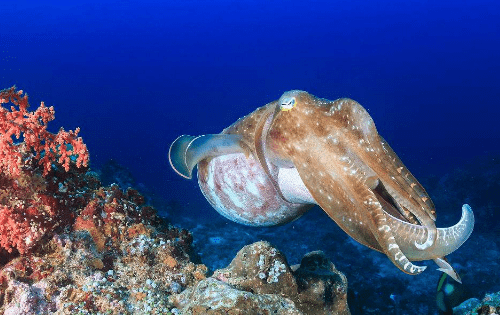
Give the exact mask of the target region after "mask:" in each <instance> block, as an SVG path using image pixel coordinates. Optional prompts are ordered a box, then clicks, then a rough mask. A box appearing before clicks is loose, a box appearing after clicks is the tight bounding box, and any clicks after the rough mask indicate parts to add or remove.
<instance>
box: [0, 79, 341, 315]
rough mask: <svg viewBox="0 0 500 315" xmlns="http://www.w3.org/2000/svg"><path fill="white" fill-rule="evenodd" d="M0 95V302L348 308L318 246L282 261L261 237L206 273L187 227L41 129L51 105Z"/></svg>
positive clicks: (17, 309)
mask: <svg viewBox="0 0 500 315" xmlns="http://www.w3.org/2000/svg"><path fill="white" fill-rule="evenodd" d="M9 102H10V103H12V106H10V108H7V107H6V104H8V103H9ZM0 105H2V106H1V109H0V158H1V162H0V313H2V314H8V315H14V314H16V315H28V314H222V312H223V313H224V314H226V312H227V313H229V314H261V313H277V314H349V309H348V307H347V303H346V300H347V281H346V278H345V276H344V275H343V274H341V273H340V272H339V271H337V270H336V269H335V266H334V265H333V264H332V263H331V262H330V261H329V260H328V259H326V258H325V256H324V255H323V254H321V253H311V254H309V255H307V256H306V257H304V259H303V261H302V263H301V265H300V266H294V267H290V266H289V265H288V263H287V260H286V258H285V256H284V255H283V254H282V253H281V252H279V251H278V250H277V249H276V248H274V247H272V246H271V245H270V244H269V243H265V242H260V243H256V244H252V245H249V246H246V247H244V248H243V249H242V250H241V251H240V252H239V253H238V255H237V256H236V257H235V259H234V260H233V262H232V263H231V264H230V265H229V266H228V267H227V268H225V269H221V270H217V271H216V272H215V273H214V274H213V275H212V276H211V277H210V278H208V279H207V273H208V268H207V267H206V266H205V265H203V264H200V263H199V259H198V256H197V254H195V253H194V252H193V246H192V242H193V236H192V234H191V233H190V232H188V231H187V230H184V229H179V228H176V227H174V226H173V225H171V224H169V223H167V222H166V221H165V220H163V219H162V218H160V217H159V216H158V215H157V212H156V210H155V209H154V208H152V207H151V206H149V205H147V204H146V201H145V197H144V196H142V195H141V194H140V193H139V192H138V191H137V190H135V189H132V188H125V187H123V186H125V185H127V183H128V181H123V182H121V184H122V187H120V186H119V185H117V184H110V185H108V186H103V185H102V184H101V181H100V178H99V175H98V173H95V172H93V171H91V170H90V169H89V168H88V152H87V148H86V146H85V144H84V143H83V141H82V139H81V138H80V137H78V132H79V130H78V129H77V130H75V131H69V132H66V131H64V130H63V129H61V130H60V131H59V132H58V133H56V134H53V133H50V132H48V131H47V129H46V127H47V123H48V122H49V121H51V120H53V119H54V109H53V108H52V107H49V108H47V107H45V105H44V104H43V103H42V104H41V105H40V107H39V108H38V109H36V110H35V111H34V112H30V111H28V110H27V108H28V98H27V96H26V95H23V93H22V91H17V90H16V89H15V88H14V87H13V88H10V89H7V90H3V91H1V92H0ZM113 169H116V170H121V171H123V169H121V168H120V167H113V168H110V172H111V173H113V172H114V171H113ZM122 173H123V172H122ZM106 177H107V178H113V177H114V176H113V174H106ZM212 242H213V243H214V244H220V243H224V242H223V239H221V238H217V237H214V238H213V240H212ZM193 292H194V293H197V294H195V295H193ZM198 294H199V295H198ZM214 301H219V302H220V303H221V304H220V305H218V306H217V305H214Z"/></svg>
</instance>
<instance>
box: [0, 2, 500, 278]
mask: <svg viewBox="0 0 500 315" xmlns="http://www.w3.org/2000/svg"><path fill="white" fill-rule="evenodd" d="M499 21H500V2H498V1H493V0H476V1H387V0H384V1H369V0H362V1H323V0H318V1H296V0H295V1H247V0H239V1H200V0H197V1H189V0H187V1H151V0H141V1H125V0H120V1H111V0H103V1H26V0H19V1H3V2H2V4H1V5H0V88H7V87H10V86H12V85H14V84H15V85H17V86H18V88H20V89H23V90H25V91H26V92H28V93H29V95H30V101H31V105H32V107H33V108H36V106H38V104H39V102H40V101H45V102H46V104H47V105H53V106H55V110H56V120H55V121H54V122H51V124H50V129H51V130H53V131H57V130H58V128H59V127H60V126H64V127H65V128H66V129H74V128H76V127H81V135H82V136H83V138H84V141H85V142H86V143H87V145H88V148H89V150H90V153H91V163H92V168H94V169H99V168H100V167H101V166H102V165H103V164H104V163H106V162H107V161H108V160H109V159H114V160H116V161H117V162H118V163H120V164H122V165H124V166H125V167H127V168H128V169H130V171H131V172H132V174H133V176H134V177H135V178H136V179H137V182H138V184H139V185H141V187H143V188H144V189H145V190H148V191H149V194H150V195H152V196H153V197H154V198H153V199H155V202H157V204H158V205H159V208H162V202H166V203H169V202H173V204H177V205H180V206H178V207H166V208H165V209H166V210H165V209H164V210H165V211H167V212H168V210H171V211H179V209H182V213H177V214H176V215H177V216H182V217H184V218H190V219H191V220H193V221H194V222H200V223H205V222H210V221H211V220H218V219H219V217H218V215H217V214H216V212H215V211H213V210H211V208H210V206H209V205H208V203H207V202H206V201H205V200H204V199H203V196H202V195H201V193H200V191H199V189H198V188H197V183H196V181H194V180H193V181H187V180H185V179H182V178H180V177H179V176H177V175H176V174H175V173H174V172H173V171H172V170H171V169H170V167H169V165H168V163H167V161H166V150H167V149H168V146H169V144H170V143H171V142H172V141H173V140H174V139H175V138H176V137H177V136H178V135H181V134H191V135H200V134H207V133H218V132H220V131H221V130H222V129H223V128H225V127H227V126H229V125H230V124H232V123H233V122H234V121H236V120H237V119H238V118H240V117H242V116H244V115H246V114H248V113H250V112H252V111H253V110H254V109H255V108H257V107H259V106H263V105H265V104H266V103H268V102H270V101H273V100H276V99H278V98H279V97H280V95H281V94H282V93H283V92H284V91H287V90H291V89H302V90H306V91H308V92H310V93H312V94H314V95H316V96H319V97H323V98H328V99H336V98H340V97H350V98H353V99H355V100H357V101H358V102H360V103H361V104H362V105H363V106H364V107H365V108H367V110H368V111H369V113H370V114H371V115H372V117H373V119H374V121H375V123H376V126H377V128H378V130H379V132H380V134H381V135H383V137H384V138H385V139H386V140H387V141H388V142H389V144H390V145H391V146H392V147H393V149H394V150H395V151H396V152H397V153H398V154H399V156H400V158H401V159H402V160H403V162H404V163H405V164H406V165H407V167H408V168H409V169H410V170H411V171H412V172H413V174H414V175H415V176H416V177H417V178H428V177H435V178H440V177H441V176H443V175H444V174H446V173H448V172H450V171H453V170H454V169H455V168H457V167H461V166H462V165H464V164H467V163H471V162H473V161H475V160H476V159H478V158H480V157H485V156H491V155H493V154H499V153H500V122H499V117H500V106H499V99H500V58H499V56H500V22H499ZM471 189H472V188H471ZM171 204H172V203H171ZM440 206H444V205H442V204H441V205H440V204H438V215H439V213H440V212H439V211H440V210H439V207H440ZM459 215H460V210H459V208H454V209H453V218H452V220H451V221H453V222H456V221H457V220H458V218H459ZM438 222H439V221H438ZM438 225H440V224H438ZM475 233H476V232H475ZM394 271H395V272H398V271H397V270H395V269H394Z"/></svg>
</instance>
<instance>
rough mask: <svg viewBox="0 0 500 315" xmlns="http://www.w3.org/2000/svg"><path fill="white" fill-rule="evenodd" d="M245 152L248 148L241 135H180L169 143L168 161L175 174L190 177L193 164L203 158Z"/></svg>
mask: <svg viewBox="0 0 500 315" xmlns="http://www.w3.org/2000/svg"><path fill="white" fill-rule="evenodd" d="M246 152H248V149H247V148H245V145H244V144H243V141H242V136H241V135H234V134H231V135H229V134H214V135H202V136H198V137H194V136H188V135H182V136H180V137H178V138H177V139H175V141H174V142H173V143H172V145H170V148H169V150H168V161H169V162H170V165H171V166H172V168H173V169H174V171H175V172H176V173H177V174H179V175H180V176H182V177H184V178H187V179H191V178H192V172H193V169H194V167H195V165H196V164H198V162H200V161H201V160H203V159H206V158H209V157H216V156H220V155H226V154H232V153H246Z"/></svg>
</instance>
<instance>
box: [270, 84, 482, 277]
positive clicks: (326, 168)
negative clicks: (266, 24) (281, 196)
mask: <svg viewBox="0 0 500 315" xmlns="http://www.w3.org/2000/svg"><path fill="white" fill-rule="evenodd" d="M276 106H277V107H278V108H277V109H276V110H275V112H274V113H273V121H272V123H271V125H270V127H269V130H268V132H267V136H266V141H265V148H264V151H265V154H264V156H265V157H266V159H267V162H268V163H270V164H272V165H276V166H277V167H281V168H282V169H283V170H285V169H286V168H290V167H291V166H293V168H295V169H296V171H297V173H298V175H299V176H300V179H301V181H302V183H303V184H304V185H305V186H306V187H307V189H308V191H309V192H310V194H311V196H312V198H313V199H314V200H315V201H316V203H317V204H318V205H319V206H321V208H322V209H323V210H324V211H325V212H326V213H327V214H328V215H329V216H330V217H331V218H332V219H333V220H334V221H335V222H336V223H337V224H338V225H339V226H340V227H341V228H342V229H343V230H344V231H345V232H346V233H348V234H349V235H350V236H351V237H353V238H354V239H356V240H357V241H358V242H360V243H361V244H363V245H366V246H368V247H370V248H372V249H375V250H378V251H381V252H383V253H385V254H386V255H387V256H388V257H389V258H390V259H391V260H392V261H393V263H394V264H395V265H396V266H398V267H399V268H400V269H401V270H403V271H405V272H407V273H409V274H417V273H420V272H422V271H423V270H424V269H425V267H419V266H416V265H414V264H412V263H411V262H410V260H427V259H434V260H436V259H441V258H442V257H443V256H444V255H447V254H449V253H450V250H451V251H453V250H455V249H456V248H458V246H460V245H461V244H462V243H463V242H464V241H465V240H466V239H467V238H468V236H469V235H470V233H471V232H472V227H473V215H472V211H471V210H470V207H468V206H467V207H464V211H463V216H462V220H461V221H460V222H459V224H458V225H457V226H454V227H451V228H448V229H443V230H441V229H437V228H436V225H435V222H434V221H435V219H436V216H435V209H434V205H433V203H432V201H431V199H430V197H429V196H428V194H427V193H426V192H425V190H424V188H423V187H422V186H421V185H420V184H419V183H418V181H417V180H416V179H415V177H413V176H412V175H411V173H410V172H409V171H408V170H407V169H406V167H405V166H404V165H403V163H402V162H401V160H400V159H399V158H398V156H397V155H396V154H395V153H394V151H393V150H392V149H391V148H390V146H389V145H388V144H387V142H386V141H385V140H384V139H383V138H382V137H381V136H380V135H379V134H378V132H377V129H376V127H375V124H374V122H373V119H372V118H371V117H370V115H369V114H368V112H367V111H366V110H365V109H364V108H363V107H362V106H361V105H360V104H358V103H357V102H355V101H353V100H351V99H339V100H336V101H328V100H325V99H320V98H316V97H314V96H312V95H310V94H308V93H307V92H304V91H289V92H286V93H285V94H283V96H282V97H281V98H280V99H279V101H278V104H277V105H276ZM284 173H285V172H284ZM277 181H278V182H282V181H280V178H279V176H278V178H277ZM286 195H290V194H289V193H287V194H286ZM459 231H460V234H459V235H458V234H456V233H458V232H459ZM453 233H455V235H456V236H455V237H453V240H451V239H450V235H453ZM438 237H440V239H438ZM445 239H446V240H445ZM451 243H453V244H451ZM457 244H458V246H457ZM440 263H442V262H441V260H440ZM446 268H451V266H449V265H448V266H446ZM442 269H445V268H442ZM451 273H453V272H452V271H450V274H451Z"/></svg>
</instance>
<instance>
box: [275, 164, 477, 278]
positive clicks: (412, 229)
mask: <svg viewBox="0 0 500 315" xmlns="http://www.w3.org/2000/svg"><path fill="white" fill-rule="evenodd" d="M278 182H279V186H280V189H281V191H282V192H283V195H284V196H285V198H286V199H287V200H290V201H293V202H297V203H316V201H315V200H314V197H313V196H312V195H311V194H310V192H309V190H308V189H307V187H306V186H305V185H304V183H303V182H302V179H301V178H300V175H299V172H298V171H297V169H296V168H281V169H280V170H279V175H278ZM384 215H385V217H386V219H387V221H386V222H387V223H388V225H389V226H390V228H391V230H392V231H393V236H394V240H395V242H396V244H398V246H399V248H400V250H401V251H402V252H403V254H404V255H405V256H406V257H407V258H408V259H409V260H411V261H421V260H431V259H432V260H434V262H435V263H436V264H437V265H438V266H439V268H438V270H439V271H442V272H444V273H446V274H448V275H449V276H450V277H452V278H453V279H455V280H456V281H457V282H461V280H460V277H459V276H458V274H457V273H456V272H455V270H454V269H453V267H452V266H451V265H450V264H449V263H448V261H446V259H445V256H447V255H449V254H451V253H453V252H454V251H455V250H457V249H458V248H459V247H460V246H461V245H462V244H463V243H464V242H465V241H466V240H467V239H468V238H469V236H470V235H471V233H472V230H473V229H474V214H473V212H472V209H471V207H470V206H469V205H467V204H465V205H463V207H462V218H461V219H460V221H459V222H458V223H457V224H455V225H454V226H451V227H449V228H438V229H437V235H436V242H435V244H434V246H432V247H431V248H430V249H428V250H420V249H418V248H417V247H416V246H415V243H422V242H424V241H425V240H426V239H427V233H428V231H427V229H426V228H425V227H423V226H421V225H416V224H412V223H409V222H407V221H403V220H401V219H398V218H396V217H394V216H393V215H391V214H390V213H388V212H386V211H385V210H384ZM365 237H367V238H370V235H367V236H365ZM357 240H358V241H359V238H358V239H357ZM364 245H367V246H368V247H372V246H370V245H369V244H364ZM372 248H373V249H376V250H380V249H378V248H376V247H375V248H374V247H372Z"/></svg>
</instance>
